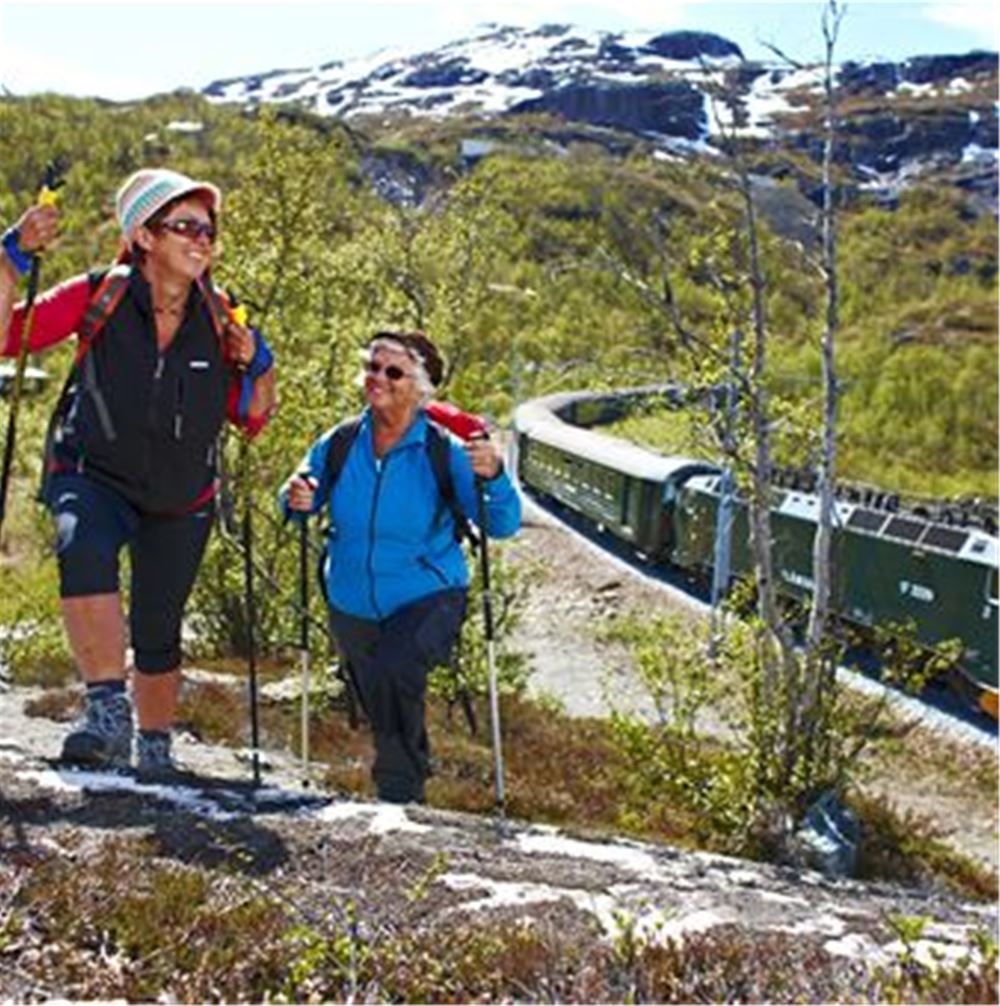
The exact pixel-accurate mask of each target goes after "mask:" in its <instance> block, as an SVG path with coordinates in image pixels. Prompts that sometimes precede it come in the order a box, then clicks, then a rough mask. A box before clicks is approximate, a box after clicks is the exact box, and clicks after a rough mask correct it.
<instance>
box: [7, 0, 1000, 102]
mask: <svg viewBox="0 0 1000 1006" xmlns="http://www.w3.org/2000/svg"><path fill="white" fill-rule="evenodd" d="M822 6H823V5H822V3H821V2H820V0H794V2H769V3H755V2H732V0H730V2H711V0H700V2H694V0H683V2H682V0H627V2H626V0H614V2H610V0H609V2H601V0H593V2H589V3H573V2H568V0H503V2H501V0H493V2H489V3H487V2H485V0H465V2H462V3H456V2H451V0H449V2H444V0H440V2H432V0H392V2H390V0H366V2H363V3H361V2H353V0H345V2H339V0H313V2H304V0H289V2H286V3H275V2H255V0H174V2H172V3H143V2H141V0H117V2H101V3H84V2H78V3H67V2H54V0H51V2H50V0H28V2H22V0H0V84H2V85H3V86H5V87H6V88H8V89H9V90H10V91H12V92H14V93H17V94H24V93H28V92H33V91H40V90H53V91H59V92H63V93H68V94H81V95H82V94H96V95H100V96H102V97H108V98H115V99H123V98H131V97H141V96H144V95H147V94H152V93H156V92H158V91H167V90H172V89H174V88H175V87H181V86H188V87H204V86H205V85H206V84H208V83H209V82H210V81H212V80H214V79H217V78H220V77H230V76H238V75H243V74H248V73H254V72H259V71H264V70H270V69H276V68H292V67H303V66H315V65H318V64H320V63H325V62H328V61H330V60H333V59H344V58H350V57H358V56H367V55H370V54H371V53H373V52H375V51H376V50H378V49H381V48H385V47H397V46H400V47H405V48H410V47H415V48H420V49H423V48H433V47H435V46H437V45H441V44H443V43H444V42H448V41H452V40H454V39H456V38H459V37H462V36H464V35H467V34H469V33H470V32H472V31H473V30H475V28H476V27H477V26H478V25H482V24H483V23H485V22H500V23H504V24H523V25H528V26H536V25H538V24H543V23H546V22H560V23H570V24H576V25H579V26H581V27H585V28H597V29H605V30H608V31H613V30H633V29H648V30H649V31H650V33H651V34H653V33H658V32H662V31H671V30H677V29H691V30H702V31H711V32H715V33H717V34H720V35H723V36H725V37H726V38H728V39H731V40H732V41H734V42H736V43H737V44H738V45H739V46H740V47H741V48H742V50H743V52H744V55H746V56H748V57H750V58H766V57H767V55H768V53H767V50H766V49H765V48H764V47H763V45H762V43H763V42H770V43H773V44H775V45H777V46H779V47H780V48H781V49H782V50H783V51H784V52H785V53H787V54H788V55H789V56H792V57H794V58H796V59H800V60H808V59H811V58H818V57H819V56H820V55H821V54H822V51H823V40H822V34H821V31H820V17H821V11H822ZM994 6H995V0H992V2H991V0H957V2H930V0H928V2H923V3H894V2H876V0H853V2H849V3H847V15H846V18H845V20H844V24H843V28H842V30H841V36H840V43H839V45H838V48H837V57H838V58H839V59H841V60H844V59H875V58H883V59H897V60H898V59H903V58H905V57H907V56H913V55H923V54H927V53H934V52H966V51H968V50H970V49H975V48H989V49H996V48H997V47H998V43H997V35H998V20H997V15H996V13H995V12H994V11H993V8H994Z"/></svg>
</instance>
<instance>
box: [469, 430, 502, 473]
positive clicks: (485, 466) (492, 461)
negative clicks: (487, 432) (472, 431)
mask: <svg viewBox="0 0 1000 1006" xmlns="http://www.w3.org/2000/svg"><path fill="white" fill-rule="evenodd" d="M465 454H466V457H468V459H469V464H470V465H471V466H472V471H473V472H474V473H475V474H476V475H478V476H479V477H480V478H484V479H493V478H496V477H497V475H499V474H500V468H501V466H502V461H501V458H500V448H499V447H497V445H496V444H495V443H493V441H492V440H488V439H487V438H486V437H477V438H474V439H472V440H469V441H467V442H466V444H465Z"/></svg>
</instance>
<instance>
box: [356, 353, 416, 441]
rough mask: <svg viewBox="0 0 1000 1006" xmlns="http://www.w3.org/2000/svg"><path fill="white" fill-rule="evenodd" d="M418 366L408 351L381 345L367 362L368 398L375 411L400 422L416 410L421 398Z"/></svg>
mask: <svg viewBox="0 0 1000 1006" xmlns="http://www.w3.org/2000/svg"><path fill="white" fill-rule="evenodd" d="M415 367H416V364H415V363H414V362H413V359H412V357H411V356H410V355H409V353H407V352H406V350H405V349H403V348H402V347H399V348H398V349H397V348H395V347H394V346H392V345H391V344H387V343H385V342H380V343H379V344H378V345H376V346H373V347H372V349H371V352H370V354H369V355H368V360H367V362H366V363H365V399H366V400H367V402H368V404H369V405H370V406H371V408H372V411H373V412H375V413H376V414H378V415H380V416H382V417H383V418H385V419H389V420H393V421H398V420H400V419H403V418H405V417H407V416H409V415H410V414H411V413H413V412H414V411H416V409H417V407H418V406H419V405H420V401H421V395H420V392H419V390H418V388H417V386H416V382H415V380H414V369H415Z"/></svg>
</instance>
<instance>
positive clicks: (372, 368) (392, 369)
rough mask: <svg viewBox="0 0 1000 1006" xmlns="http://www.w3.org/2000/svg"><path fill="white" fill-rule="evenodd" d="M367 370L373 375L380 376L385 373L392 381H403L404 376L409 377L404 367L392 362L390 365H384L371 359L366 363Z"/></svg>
mask: <svg viewBox="0 0 1000 1006" xmlns="http://www.w3.org/2000/svg"><path fill="white" fill-rule="evenodd" d="M365 370H366V371H367V373H369V374H371V375H372V377H378V375H379V374H382V373H384V374H385V376H386V378H387V379H388V380H390V381H401V380H402V379H403V378H404V377H409V376H410V375H409V374H407V372H406V371H405V370H403V368H402V367H397V366H396V364H394V363H390V364H389V365H388V366H385V367H383V366H382V364H381V363H376V362H375V361H374V360H369V361H368V363H366V364H365Z"/></svg>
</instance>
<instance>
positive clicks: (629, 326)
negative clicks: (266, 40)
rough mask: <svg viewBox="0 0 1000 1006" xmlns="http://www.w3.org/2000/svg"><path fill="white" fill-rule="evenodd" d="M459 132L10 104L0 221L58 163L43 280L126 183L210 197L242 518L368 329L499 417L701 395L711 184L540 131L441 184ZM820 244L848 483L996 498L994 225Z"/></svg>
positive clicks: (207, 590) (927, 224) (107, 219)
mask: <svg viewBox="0 0 1000 1006" xmlns="http://www.w3.org/2000/svg"><path fill="white" fill-rule="evenodd" d="M463 125H466V126H468V128H469V129H470V130H474V129H476V128H479V129H481V128H482V124H481V123H478V124H477V123H476V122H474V121H472V120H469V122H467V123H464V124H463V123H460V122H459V123H457V122H455V121H451V122H449V123H447V124H446V125H444V126H441V127H439V128H438V127H435V126H433V125H432V124H429V123H423V124H420V125H419V127H418V126H416V125H411V126H410V127H409V128H407V129H403V128H401V127H400V126H399V124H398V123H397V124H393V125H390V126H387V127H385V128H383V129H382V130H381V131H380V129H379V127H378V125H377V124H374V123H366V124H363V125H362V127H361V128H360V129H359V128H351V129H347V128H345V127H343V126H342V125H340V124H338V123H335V122H331V121H329V120H317V119H314V118H311V117H309V116H308V115H305V114H304V113H298V112H296V113H294V115H285V114H278V113H276V112H274V111H273V110H255V111H253V112H245V111H242V110H239V109H236V108H231V107H227V106H212V105H209V104H207V103H206V102H205V101H204V100H202V99H201V98H199V97H198V96H196V95H194V94H191V93H177V94H173V95H164V96H159V97H156V98H151V99H148V100H146V101H142V102H135V103H130V104H125V105H117V104H108V103H102V102H96V101H90V100H79V99H70V98H63V97H55V96H45V97H34V98H28V99H13V98H6V99H3V100H0V133H2V135H3V136H4V137H5V141H6V142H5V143H4V144H3V145H2V147H0V177H2V180H3V184H2V185H0V219H3V220H5V221H12V220H14V219H15V218H16V216H17V214H18V213H19V212H20V210H21V208H22V207H24V206H25V205H26V204H27V203H28V202H29V201H30V199H31V198H32V194H33V190H34V187H35V185H36V183H37V179H38V178H39V177H40V176H41V172H42V169H43V167H44V165H45V163H46V162H47V161H48V160H49V159H50V158H53V157H58V158H60V159H61V160H62V161H63V162H64V163H65V164H66V165H67V172H66V186H65V188H64V189H63V190H62V191H63V194H62V207H63V229H62V233H63V236H62V238H61V240H60V242H59V245H58V247H56V248H54V249H53V250H52V251H51V252H50V253H49V254H48V255H47V256H46V258H45V262H44V266H43V285H45V284H47V283H50V282H55V281H57V280H59V279H61V278H65V277H66V276H69V275H71V274H73V273H74V272H78V271H81V270H83V269H85V268H88V267H89V266H92V265H95V264H100V263H102V262H107V261H109V260H110V259H111V257H112V256H113V254H114V252H115V248H116V243H117V230H116V227H115V225H114V222H113V219H112V197H113V193H114V191H115V189H116V188H117V186H118V184H119V183H120V182H121V180H122V179H123V178H124V177H125V176H126V175H127V174H128V173H129V172H131V171H133V170H134V169H136V168H138V167H140V166H148V165H159V164H164V165H170V166H171V167H174V168H177V169H179V170H182V171H186V172H189V173H191V174H193V175H195V176H200V177H208V178H211V179H213V180H215V181H217V182H218V183H219V184H220V185H221V186H222V187H223V189H224V191H225V205H224V211H223V237H222V241H221V243H220V247H219V259H218V264H217V266H216V278H217V279H218V280H219V281H220V282H222V283H223V284H224V285H226V286H227V287H230V288H231V289H233V290H234V291H235V292H236V293H237V294H238V295H239V296H240V297H241V298H242V299H243V300H244V301H246V302H247V303H248V304H249V305H250V307H251V318H252V320H253V321H254V322H256V323H257V324H258V325H260V327H262V328H263V329H264V330H265V331H266V332H267V334H268V337H269V340H270V341H271V343H272V345H273V346H274V347H275V350H276V354H277V358H278V362H279V368H280V396H281V407H280V410H279V412H278V414H277V416H276V418H275V420H274V421H273V423H272V424H271V427H270V429H269V430H268V431H267V433H266V435H265V436H263V437H261V438H260V440H259V441H258V442H256V443H255V444H254V446H253V448H252V449H251V450H250V451H244V450H243V449H242V448H241V447H239V445H237V444H235V443H230V444H229V445H228V448H227V452H228V454H229V456H230V457H229V460H230V470H231V471H232V472H234V473H235V474H236V476H237V483H238V484H237V487H236V488H237V489H238V490H240V491H243V490H245V491H246V492H247V493H249V494H250V495H251V496H252V497H253V498H254V500H255V501H256V502H257V503H258V504H260V505H262V506H264V507H269V506H270V500H271V498H272V496H273V493H274V491H275V489H276V488H277V486H278V485H279V484H280V482H281V481H282V480H283V479H284V477H285V476H286V475H287V473H288V472H289V471H290V470H291V469H292V467H293V466H294V465H295V464H296V462H297V460H298V458H299V457H300V455H301V453H302V451H303V450H304V448H305V447H306V446H307V444H308V443H309V441H310V440H311V439H312V438H313V437H314V436H315V435H316V434H318V433H319V432H320V431H321V430H323V429H325V428H326V427H328V426H330V425H332V424H333V423H334V422H335V421H337V420H339V419H340V418H342V417H343V416H344V415H346V414H348V413H350V412H352V411H354V410H356V409H357V407H358V405H359V399H358V395H357V389H356V386H355V384H354V377H355V375H356V372H357V355H356V349H357V347H358V346H359V345H361V344H362V342H363V341H364V340H365V338H366V337H367V336H368V335H369V334H370V333H371V332H372V331H374V330H375V329H377V328H380V327H385V326H397V325H398V326H408V327H410V326H419V327H423V328H426V329H427V331H428V332H429V333H430V334H431V335H432V337H434V338H435V339H436V340H437V341H438V343H439V344H440V345H441V346H442V347H443V349H444V350H445V352H446V354H447V356H448V359H449V362H450V366H449V370H448V375H447V379H446V383H445V386H444V389H443V394H444V396H445V397H448V398H450V399H451V400H453V401H455V402H457V403H458V404H459V405H462V406H464V407H467V408H471V409H474V410H475V411H477V412H480V413H485V414H487V415H488V416H490V417H492V418H493V419H494V420H496V421H497V422H499V423H503V422H505V421H506V420H507V419H508V417H509V415H510V412H511V409H512V406H513V405H514V404H515V403H516V402H517V401H519V400H524V399H526V398H529V397H532V396H535V395H539V394H543V393H547V392H551V391H555V390H564V389H570V388H580V387H613V386H618V385H628V384H637V383H646V382H650V381H658V380H663V379H667V378H678V379H681V380H686V381H703V380H706V379H712V377H713V370H712V366H708V367H706V363H708V364H711V363H712V357H711V355H710V354H709V355H706V354H705V353H704V352H702V351H700V350H699V349H698V348H697V347H699V346H706V345H708V346H714V347H716V348H718V347H721V346H723V345H724V344H725V342H726V340H727V338H728V336H729V333H731V332H732V331H733V328H734V326H740V325H741V324H743V323H745V320H746V307H747V295H748V289H747V285H746V282H745V254H746V253H745V242H744V240H743V237H742V234H741V227H740V216H739V203H738V200H737V199H736V198H735V194H734V191H733V186H732V182H731V179H730V177H729V176H728V175H727V173H726V171H725V165H719V164H716V163H712V164H694V163H687V162H683V161H679V160H673V161H664V160H660V159H656V158H654V157H653V156H652V154H651V153H650V152H648V151H645V150H644V148H643V146H642V145H641V144H637V145H633V146H632V148H631V152H629V153H626V154H622V155H621V156H611V155H610V154H608V153H607V152H605V151H604V150H603V149H602V148H601V147H600V146H599V145H597V144H596V143H589V142H588V143H570V144H569V145H568V146H565V147H564V148H561V150H560V151H559V152H558V153H556V152H553V148H552V146H551V144H548V143H546V142H540V139H539V133H538V132H537V131H536V130H535V128H534V127H535V126H536V125H537V127H538V129H541V128H543V127H545V126H546V124H545V123H544V122H542V121H541V120H540V121H539V122H538V123H537V124H536V123H535V122H534V121H520V122H518V123H517V124H516V125H513V126H511V127H510V128H507V129H500V132H499V134H498V137H497V138H498V139H500V140H502V146H501V148H499V149H498V150H497V151H496V152H495V153H494V154H492V155H491V156H489V157H486V158H484V159H483V160H482V161H480V162H479V163H478V164H477V165H475V166H474V167H472V168H469V169H465V168H463V167H462V164H461V160H460V156H459V142H460V140H461V138H462V135H463V131H462V126H463ZM546 128H547V127H546ZM386 165H389V166H391V167H392V170H393V171H397V172H401V173H402V177H403V178H404V180H405V176H406V173H407V172H411V171H412V172H418V173H419V174H420V181H421V186H422V187H423V196H424V198H423V200H422V201H421V202H419V203H414V202H407V201H403V202H402V203H400V204H395V203H392V202H388V201H386V199H384V198H382V196H381V195H379V194H378V193H377V192H376V191H375V188H374V185H375V183H377V182H381V181H384V177H383V175H384V172H385V170H387V169H386ZM380 187H381V186H380ZM381 188H382V190H383V191H384V187H381ZM779 194H780V193H779ZM772 197H773V193H772ZM840 229H841V240H840V270H841V295H842V300H841V321H842V325H841V332H840V334H839V346H840V348H839V369H840V374H841V380H842V383H843V388H844V398H843V403H842V425H841V433H840V445H841V466H842V470H843V472H844V474H846V475H850V476H852V477H854V478H857V479H863V480H868V481H872V482H876V483H878V484H880V485H884V486H886V487H887V488H894V489H901V490H906V491H910V492H918V493H925V494H947V495H956V494H977V495H992V494H994V493H995V492H996V462H997V458H996V451H997V403H996V385H997V360H996V351H995V346H996V329H997V318H996V254H997V253H996V236H997V235H996V223H995V220H994V219H992V218H990V217H977V216H976V215H975V214H974V213H973V212H972V210H971V208H970V206H969V205H967V204H966V202H965V199H964V197H963V196H962V194H961V193H960V192H958V191H957V190H956V191H949V190H947V189H942V190H922V191H914V192H912V193H910V194H909V195H908V196H907V197H906V198H904V199H903V200H902V201H901V204H900V206H899V208H898V209H897V210H895V211H889V210H886V209H881V208H877V207H874V206H865V205H856V206H853V207H851V208H849V209H847V210H845V211H844V213H843V214H842V216H841V218H840ZM811 254H812V253H811V252H809V251H807V250H804V249H803V247H802V245H800V244H798V243H793V242H790V241H788V240H784V239H782V238H779V237H777V236H775V235H768V234H766V233H765V234H764V235H763V240H762V255H763V261H764V269H765V274H766V276H767V280H768V283H767V287H766V290H765V304H766V309H767V316H768V321H769V327H770V332H771V338H772V347H771V352H770V371H769V375H768V379H769V381H770V382H771V384H772V386H773V389H774V394H775V401H776V404H777V415H778V417H779V433H780V434H781V449H782V450H783V451H784V453H785V460H786V461H787V462H788V463H799V462H804V461H808V460H809V459H810V457H811V455H812V453H813V452H814V450H815V429H816V414H817V407H818V394H819V380H818V354H817V348H816V346H817V342H818V335H819V331H820V327H821V324H822V318H823V308H822V299H821V294H822V286H821V282H820V275H819V271H818V268H817V265H816V262H815V260H814V259H813V258H811V257H810V255H811ZM674 308H676V309H677V311H678V312H679V314H680V316H681V318H682V319H683V328H684V331H685V332H686V333H688V334H689V335H690V336H691V337H692V339H693V341H690V342H689V345H688V346H686V345H685V339H681V338H679V337H678V333H677V329H676V327H675V325H674V324H673V321H672V313H671V312H672V311H673V309H674ZM691 346H693V347H695V348H694V349H693V350H692V348H690V347H691ZM67 361H68V355H67V354H66V352H65V350H57V351H56V352H55V353H54V354H50V355H48V356H47V357H45V358H44V359H43V360H40V361H39V362H41V363H42V364H43V365H44V366H46V367H49V368H50V369H51V371H52V375H53V378H54V379H55V380H53V382H52V387H51V388H50V389H49V390H48V392H47V393H46V394H45V395H43V396H41V397H40V398H38V399H37V400H34V401H33V402H32V403H31V404H29V405H28V406H27V407H26V410H25V413H24V415H23V420H22V423H23V428H22V432H21V435H20V440H19V451H18V461H19V464H18V469H17V473H18V476H19V478H20V479H22V484H23V485H24V486H26V487H30V486H31V485H32V484H33V482H34V481H35V479H36V477H37V470H38V460H39V454H40V446H41V437H42V429H43V426H44V421H45V418H46V416H47V414H48V411H49V410H50V408H51V404H52V399H53V396H54V394H55V386H56V385H58V384H61V381H62V375H63V373H64V372H65V369H66V366H67ZM713 366H715V367H716V369H715V371H714V375H715V377H716V378H717V377H718V373H719V371H718V367H717V365H714V364H713ZM3 408H5V407H0V411H2V409H3ZM646 435H648V436H650V437H651V438H653V439H655V437H656V436H658V434H651V433H650V434H646V433H644V434H643V436H646ZM18 534H19V535H21V534H24V535H25V536H26V537H25V538H24V542H25V544H24V547H23V549H22V550H26V551H28V552H31V551H37V550H38V549H40V548H42V538H41V537H35V530H34V529H33V527H32V525H31V524H30V522H28V523H27V525H20V529H19V531H18ZM32 543H33V544H32ZM221 547H222V546H221V545H220V544H218V543H215V544H213V546H212V549H213V553H212V555H211V557H210V560H209V563H208V565H207V567H206V573H205V575H204V576H203V577H202V583H201V585H200V586H199V596H198V598H197V610H198V612H199V615H200V616H201V617H202V618H203V620H204V625H205V626H208V627H211V631H210V633H209V635H210V636H211V637H212V638H213V640H214V644H213V645H215V646H216V647H217V648H218V649H219V650H222V651H227V650H229V649H231V648H232V647H233V646H236V645H238V644H239V642H240V629H239V627H238V626H234V625H233V620H232V618H231V617H230V615H231V612H232V611H233V610H234V608H235V607H238V604H235V603H234V598H235V597H238V593H239V590H240V584H239V576H238V575H237V573H234V572H233V568H232V563H226V562H225V561H224V560H223V558H222V556H221V555H220V554H219V549H221ZM260 548H261V551H262V556H261V561H262V562H264V563H266V564H267V565H268V568H270V569H272V570H274V572H275V574H276V575H277V576H278V577H279V578H280V577H281V576H283V575H284V574H286V573H287V574H288V575H289V576H293V569H292V564H293V563H294V558H293V556H292V554H291V552H292V550H291V549H288V548H286V547H284V544H283V542H282V540H281V539H280V536H278V535H269V536H268V537H266V538H264V540H262V541H261V544H260ZM286 566H287V567H288V568H287V569H286ZM261 616H262V619H263V622H264V625H263V631H262V636H263V638H282V637H283V636H291V635H293V634H294V630H293V629H291V628H290V627H288V626H286V625H285V620H286V619H287V617H288V616H287V612H283V610H282V608H281V605H280V603H279V602H278V601H277V600H272V599H271V598H265V599H264V601H263V603H262V612H261Z"/></svg>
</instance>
